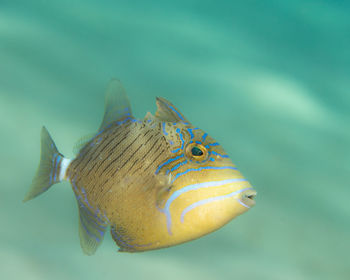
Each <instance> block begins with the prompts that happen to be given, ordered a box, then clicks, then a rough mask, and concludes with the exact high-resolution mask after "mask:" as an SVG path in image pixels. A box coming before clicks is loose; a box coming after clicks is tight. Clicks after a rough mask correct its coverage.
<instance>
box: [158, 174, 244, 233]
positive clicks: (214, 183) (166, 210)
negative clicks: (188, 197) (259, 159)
mask: <svg viewBox="0 0 350 280" xmlns="http://www.w3.org/2000/svg"><path fill="white" fill-rule="evenodd" d="M242 181H247V180H246V179H244V178H235V179H227V180H222V181H210V182H204V183H198V184H193V185H188V186H186V187H183V188H181V189H179V190H177V191H175V192H173V193H172V194H171V196H170V197H169V198H168V200H167V201H166V203H165V206H164V208H163V209H159V210H160V211H161V212H162V213H164V214H165V216H166V220H167V229H168V233H169V234H170V235H172V232H171V214H170V206H171V203H173V201H174V200H175V199H176V198H178V197H179V196H180V195H182V194H184V193H186V192H188V191H193V190H198V189H201V188H210V187H219V186H223V185H226V184H230V183H236V182H242Z"/></svg>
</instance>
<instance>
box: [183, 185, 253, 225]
mask: <svg viewBox="0 0 350 280" xmlns="http://www.w3.org/2000/svg"><path fill="white" fill-rule="evenodd" d="M252 189H253V188H245V189H241V190H238V191H235V192H232V193H229V194H226V195H221V196H216V197H210V198H207V199H203V200H199V201H197V202H195V203H192V204H191V205H190V206H188V207H186V208H185V209H184V210H183V211H182V213H181V223H183V222H184V217H185V215H186V214H187V213H188V212H189V211H191V210H192V209H194V208H196V207H198V206H201V205H204V204H207V203H210V202H213V201H218V200H222V199H226V198H229V197H232V196H234V195H236V194H240V193H241V192H244V191H247V190H252ZM236 199H237V201H238V202H239V203H240V204H242V205H243V206H244V207H247V208H250V207H249V206H247V205H245V204H244V203H242V202H241V201H240V199H239V198H236Z"/></svg>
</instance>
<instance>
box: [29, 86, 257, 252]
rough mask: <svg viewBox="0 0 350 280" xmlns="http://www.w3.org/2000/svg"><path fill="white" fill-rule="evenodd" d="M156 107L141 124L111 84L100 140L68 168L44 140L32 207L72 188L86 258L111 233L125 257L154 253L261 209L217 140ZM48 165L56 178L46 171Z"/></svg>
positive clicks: (173, 111)
mask: <svg viewBox="0 0 350 280" xmlns="http://www.w3.org/2000/svg"><path fill="white" fill-rule="evenodd" d="M157 107H158V110H157V112H156V114H155V116H153V115H151V114H150V113H148V114H147V115H146V117H145V118H144V120H142V121H139V120H137V119H135V118H134V117H133V116H132V114H131V109H130V105H129V102H128V100H127V97H126V95H125V92H124V90H123V88H122V87H121V85H120V84H119V82H117V81H112V83H111V85H110V88H109V91H108V93H107V98H106V110H105V116H104V120H103V122H102V125H101V127H100V129H99V132H98V133H97V134H96V135H95V136H94V137H93V138H92V139H91V140H90V141H88V142H87V143H86V144H85V145H84V146H83V147H82V148H81V149H80V151H79V154H78V155H77V157H76V158H75V159H74V160H72V161H69V164H68V163H67V160H66V159H64V158H63V155H61V154H59V153H58V151H57V149H56V147H55V146H54V144H53V142H52V139H51V138H50V137H49V135H48V134H47V135H46V134H45V135H44V138H43V139H44V140H43V141H42V146H43V147H46V149H47V150H48V153H51V154H50V156H45V154H44V156H43V157H42V160H41V161H42V162H44V163H45V164H41V165H40V166H39V171H38V173H37V176H36V178H35V180H34V181H33V186H32V190H31V192H30V193H29V194H28V198H27V199H31V198H33V197H35V196H36V195H38V194H40V193H41V192H42V191H45V190H46V189H47V188H48V187H50V185H51V184H54V183H57V182H59V181H60V180H62V179H67V180H69V181H70V182H71V183H72V186H73V191H74V193H75V195H76V198H77V202H78V207H79V216H80V220H79V224H80V227H79V233H80V241H81V246H82V248H83V250H84V252H85V253H87V254H92V253H94V252H95V250H96V249H97V247H98V246H99V245H100V243H101V241H102V239H103V236H104V234H105V231H106V229H107V228H108V227H110V228H111V234H112V237H113V239H114V240H115V241H116V243H117V245H118V246H119V247H120V251H127V252H137V251H146V250H153V249H158V248H163V247H168V246H173V245H176V244H180V243H183V242H186V241H190V240H192V239H195V238H198V237H201V236H203V235H205V234H208V233H210V232H212V231H215V230H217V229H219V228H220V227H222V226H223V225H224V224H226V223H227V222H229V221H230V220H232V219H233V218H235V217H236V216H238V215H240V214H242V213H244V212H245V211H247V210H248V209H249V208H250V207H251V206H253V205H254V204H255V203H254V200H253V199H254V196H255V194H256V192H255V191H254V190H253V189H252V187H251V185H250V184H249V183H248V181H247V180H246V179H245V178H244V177H243V176H242V174H241V173H240V172H239V171H238V170H237V168H236V167H235V166H234V165H233V164H232V162H231V160H230V159H229V157H228V155H227V154H226V153H225V152H224V150H223V148H222V147H221V146H220V145H219V144H218V143H217V142H216V141H215V140H214V139H213V138H212V137H210V136H209V135H208V134H207V133H205V132H203V131H202V130H201V129H199V128H197V127H195V126H193V125H192V124H191V123H190V122H189V121H188V120H187V119H186V118H185V117H184V116H183V115H182V114H181V113H180V112H179V110H178V109H177V108H176V107H175V106H174V105H172V104H171V103H170V102H168V101H166V100H165V99H162V98H158V99H157ZM50 141H51V142H50ZM49 162H52V163H53V167H52V168H53V171H52V170H50V169H48V170H46V169H45V170H43V168H44V167H43V166H48V165H49ZM65 165H66V166H65ZM45 168H46V167H45ZM45 172H46V173H45ZM49 172H50V173H49ZM58 173H59V174H60V175H59V176H56V175H57V174H58ZM42 174H44V175H45V174H46V177H44V176H43V175H42ZM48 175H49V176H48ZM58 177H59V180H58V179H57V178H58ZM43 182H44V183H43ZM45 184H46V187H45ZM44 187H45V188H44Z"/></svg>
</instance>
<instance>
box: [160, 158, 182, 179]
mask: <svg viewBox="0 0 350 280" xmlns="http://www.w3.org/2000/svg"><path fill="white" fill-rule="evenodd" d="M183 156H184V155H183V154H182V155H179V156H177V157H174V158H170V159H168V160H167V161H166V162H164V163H162V164H161V165H159V166H158V168H157V170H156V172H155V174H158V173H159V171H160V169H161V168H162V167H164V166H166V165H168V164H169V163H171V162H173V161H175V160H178V159H179V158H182V157H183Z"/></svg>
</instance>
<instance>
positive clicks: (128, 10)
mask: <svg viewBox="0 0 350 280" xmlns="http://www.w3.org/2000/svg"><path fill="white" fill-rule="evenodd" d="M349 13H350V4H349V3H348V2H346V1H329V0H328V1H311V0H310V1H309V0H308V1H305V0H304V1H289V2H288V1H277V0H275V1H273V0H271V1H243V0H241V1H232V2H231V1H170V2H166V1H92V0H85V1H68V0H60V1H54V0H52V1H44V0H42V1H36V0H31V1H27V0H22V1H20V0H11V1H6V0H1V1H0V124H1V128H2V131H3V132H2V134H1V144H2V145H1V155H2V161H1V163H0V178H1V187H0V209H1V211H0V220H1V223H2V224H1V229H0V237H1V239H0V248H1V250H0V278H1V279H66V280H68V279H152V280H157V279H174V280H175V279H176V280H178V279H201V280H202V279H203V280H206V279H247V280H250V279H251V280H255V279H258V280H264V279H266V280H274V279H276V280H281V279H282V280H285V279H286V280H289V279H290V280H299V279H300V280H304V279H305V280H312V279H317V280H323V279H335V280H343V279H344V280H345V279H350V260H349V252H350V221H349V220H350V219H349V217H350V204H349V195H350V186H349V179H350V176H349V174H350V148H349V144H350V141H349V140H350V130H349V122H350V94H349V89H350V78H349V76H350V17H349ZM112 77H117V78H119V79H120V80H121V81H122V82H123V84H124V86H125V88H126V89H127V91H128V93H129V98H130V100H131V103H132V107H133V110H134V112H135V115H136V116H137V117H139V118H142V117H143V116H144V114H145V113H146V112H147V111H151V112H154V111H155V97H156V96H162V97H165V98H167V99H169V100H171V101H172V102H173V103H174V104H176V106H178V107H179V108H180V109H181V110H182V112H183V113H184V115H185V116H186V117H187V118H188V119H189V120H190V121H191V122H192V123H194V124H195V125H197V126H199V127H201V128H202V129H204V130H206V131H207V132H208V133H210V134H211V135H212V136H214V137H215V138H216V139H217V140H218V141H219V142H220V143H221V144H222V145H223V146H224V147H225V149H226V151H227V152H228V154H230V155H231V158H232V160H233V161H234V162H235V163H236V164H237V165H238V167H239V169H240V170H241V171H242V172H243V173H244V175H245V176H246V177H247V178H248V179H249V180H250V182H251V183H252V184H253V185H254V187H255V188H256V189H257V190H258V199H257V205H256V207H255V208H253V209H252V210H250V211H249V212H248V213H246V214H244V215H242V216H240V217H238V218H237V219H235V220H234V221H232V222H231V223H230V224H228V225H227V226H225V227H224V228H222V229H221V230H219V231H217V232H215V233H213V234H211V235H208V236H206V237H204V238H201V239H199V240H196V241H193V242H190V243H187V244H184V245H181V246H177V247H173V248H169V249H164V250H158V251H152V252H147V253H140V254H126V253H118V252H117V247H116V246H115V245H114V242H113V241H112V239H111V238H110V236H109V235H108V236H107V238H106V239H105V240H104V242H103V244H102V246H101V247H100V248H99V250H98V251H97V253H96V254H95V255H94V256H93V257H87V256H84V255H83V253H82V251H81V249H80V245H79V239H78V225H77V220H78V218H77V207H76V202H75V201H74V195H73V193H72V191H71V190H70V186H69V184H68V183H62V184H59V185H56V186H55V187H53V188H52V189H51V190H50V191H49V192H47V193H45V194H44V195H42V196H40V197H39V198H37V199H35V200H33V201H30V202H28V203H26V204H23V203H22V202H21V200H22V198H23V197H24V194H25V192H26V191H27V189H28V187H29V185H30V182H31V179H32V176H33V175H34V173H35V170H36V167H37V164H38V160H39V153H40V147H39V142H40V139H39V136H40V129H41V126H42V125H45V126H46V127H47V128H48V130H49V131H50V132H51V134H52V137H53V138H54V140H55V141H56V144H57V146H58V147H59V149H60V151H61V152H62V153H63V154H64V155H66V156H68V157H71V156H73V153H72V147H73V145H74V143H75V142H76V140H77V139H79V138H80V137H81V136H83V135H86V134H89V133H91V132H93V131H95V130H96V129H97V128H98V126H99V123H100V121H101V118H102V114H103V102H104V100H103V98H104V89H105V87H106V85H107V83H108V81H109V80H110V78H112Z"/></svg>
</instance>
